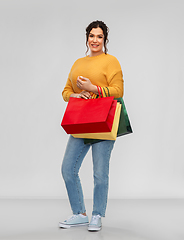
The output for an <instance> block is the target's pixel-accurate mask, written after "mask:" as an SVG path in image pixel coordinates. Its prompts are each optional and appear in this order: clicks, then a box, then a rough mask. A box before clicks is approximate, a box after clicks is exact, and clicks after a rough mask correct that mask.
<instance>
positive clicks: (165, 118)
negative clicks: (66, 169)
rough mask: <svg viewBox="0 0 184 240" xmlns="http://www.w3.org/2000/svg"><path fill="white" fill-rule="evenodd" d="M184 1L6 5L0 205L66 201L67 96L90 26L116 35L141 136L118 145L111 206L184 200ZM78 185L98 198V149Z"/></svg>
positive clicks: (2, 8) (114, 48)
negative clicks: (124, 201)
mask: <svg viewBox="0 0 184 240" xmlns="http://www.w3.org/2000/svg"><path fill="white" fill-rule="evenodd" d="M183 10H184V3H183V1H162V0H161V1H149V0H147V1H146V0H145V1H137V0H132V1H131V0H130V1H125V0H122V1H120V0H119V1H117V0H108V1H107V0H106V1H96V0H94V1H92V2H91V1H84V0H79V1H66V2H65V1H62V0H60V1H59V0H31V1H30V0H15V1H14V0H0V34H1V36H0V48H1V51H0V66H1V70H0V82H1V87H0V109H1V118H0V146H1V150H0V162H1V167H0V197H1V198H67V193H66V189H65V186H64V181H63V179H62V177H61V173H60V169H61V163H62V158H63V155H64V151H65V147H66V144H67V140H68V135H67V134H66V133H65V132H64V130H63V129H62V128H61V126H60V122H61V118H62V116H63V113H64V110H65V108H66V105H67V103H65V102H64V101H63V99H62V97H61V91H62V90H63V88H64V86H65V83H66V80H67V77H68V73H69V71H70V68H71V66H72V64H73V63H74V61H75V60H76V59H78V58H80V57H84V56H85V51H86V47H85V28H86V26H87V25H88V24H89V23H90V22H91V21H94V20H97V19H98V20H102V21H104V22H105V23H106V24H107V26H108V27H109V28H110V33H109V40H110V42H109V44H108V49H109V51H108V53H109V54H111V55H114V56H116V57H117V59H118V60H119V62H120V64H121V66H122V69H123V74H124V83H125V84H124V87H125V92H124V101H125V105H126V108H127V111H128V114H129V117H130V121H131V125H132V128H133V131H134V133H133V134H130V135H127V136H124V137H120V138H118V139H117V141H116V144H115V148H114V150H113V153H112V157H111V161H110V189H109V198H111V199H113V198H117V199H120V198H183V197H184V161H183V160H184V155H183V148H184V146H183V136H184V130H183V121H184V114H183V101H184V97H183V91H184V83H183V78H184V74H183V73H184V71H183V64H184V48H183V43H184V33H183V24H184V16H183ZM80 177H81V180H82V186H83V190H84V196H85V198H92V194H93V173H92V159H91V150H90V151H89V153H88V154H87V156H86V158H85V160H84V162H83V165H82V168H81V171H80Z"/></svg>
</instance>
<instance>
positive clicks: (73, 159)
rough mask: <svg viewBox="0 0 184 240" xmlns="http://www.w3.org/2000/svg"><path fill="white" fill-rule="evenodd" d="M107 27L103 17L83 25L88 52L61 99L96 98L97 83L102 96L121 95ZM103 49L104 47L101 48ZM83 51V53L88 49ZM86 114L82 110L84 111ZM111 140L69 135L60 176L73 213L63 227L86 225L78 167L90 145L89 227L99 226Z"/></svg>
mask: <svg viewBox="0 0 184 240" xmlns="http://www.w3.org/2000/svg"><path fill="white" fill-rule="evenodd" d="M107 43H108V27H107V26H106V24H105V23H104V22H102V21H94V22H92V23H90V24H89V26H88V27H87V28H86V46H87V52H88V50H90V54H89V55H87V56H86V57H83V58H79V59H78V60H76V61H75V63H74V64H73V66H72V68H71V71H70V73H69V76H68V80H67V82H66V85H65V88H64V90H63V92H62V96H63V99H64V100H65V101H66V102H68V101H69V99H70V98H71V97H72V98H84V99H91V98H98V97H99V95H98V86H100V87H102V89H103V92H104V94H103V95H104V96H114V97H115V98H119V97H122V96H123V74H122V70H121V66H120V64H119V62H118V60H117V59H116V58H115V57H114V56H112V55H110V54H107V46H106V45H107ZM103 49H104V51H103ZM87 52H86V53H87ZM84 115H85V112H84ZM114 142H115V141H114V140H104V141H101V142H98V143H94V144H85V143H84V140H83V139H82V138H74V137H73V136H70V137H69V141H68V144H67V148H66V152H65V155H64V159H63V163H62V176H63V178H64V181H65V185H66V189H67V192H68V197H69V201H70V205H71V208H72V211H73V216H72V217H71V218H69V219H68V220H66V221H64V222H60V223H59V226H60V227H62V228H70V227H72V226H81V225H88V217H87V215H86V209H85V204H84V199H83V192H82V186H81V184H80V179H79V175H78V172H79V169H80V167H81V164H82V162H83V159H84V157H85V155H86V154H87V152H88V150H89V148H90V147H92V157H93V171H94V199H93V200H94V204H93V212H92V219H91V222H90V224H89V226H88V230H89V231H99V230H100V229H101V227H102V225H101V217H105V211H106V206H107V196H108V182H109V161H110V156H111V151H112V149H113V146H114Z"/></svg>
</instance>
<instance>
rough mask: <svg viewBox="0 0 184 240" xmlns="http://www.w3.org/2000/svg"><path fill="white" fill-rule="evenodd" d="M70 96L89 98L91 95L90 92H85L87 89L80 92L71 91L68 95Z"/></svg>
mask: <svg viewBox="0 0 184 240" xmlns="http://www.w3.org/2000/svg"><path fill="white" fill-rule="evenodd" d="M70 97H74V98H84V99H90V98H91V95H90V93H89V92H87V91H82V92H81V93H72V94H71V95H70Z"/></svg>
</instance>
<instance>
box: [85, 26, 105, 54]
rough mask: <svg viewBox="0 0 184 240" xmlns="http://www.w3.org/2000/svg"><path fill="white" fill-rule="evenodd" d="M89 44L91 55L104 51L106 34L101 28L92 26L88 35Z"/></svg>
mask: <svg viewBox="0 0 184 240" xmlns="http://www.w3.org/2000/svg"><path fill="white" fill-rule="evenodd" d="M88 45H89V48H90V50H91V55H93V56H96V55H99V54H101V53H103V45H104V35H103V30H102V29H101V28H99V27H98V28H92V30H91V32H90V33H89V37H88Z"/></svg>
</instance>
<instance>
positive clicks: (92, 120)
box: [61, 97, 117, 134]
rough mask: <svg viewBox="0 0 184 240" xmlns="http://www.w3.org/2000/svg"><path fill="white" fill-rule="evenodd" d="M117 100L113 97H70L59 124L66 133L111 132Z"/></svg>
mask: <svg viewBox="0 0 184 240" xmlns="http://www.w3.org/2000/svg"><path fill="white" fill-rule="evenodd" d="M116 105H117V100H114V97H105V98H96V99H87V100H86V99H82V98H72V97H71V98H70V99H69V102H68V105H67V107H66V110H65V113H64V116H63V119H62V122H61V126H62V127H63V129H64V130H65V131H66V132H67V133H68V134H78V133H89V132H90V133H97V132H111V129H112V125H113V121H114V115H115V111H116Z"/></svg>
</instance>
